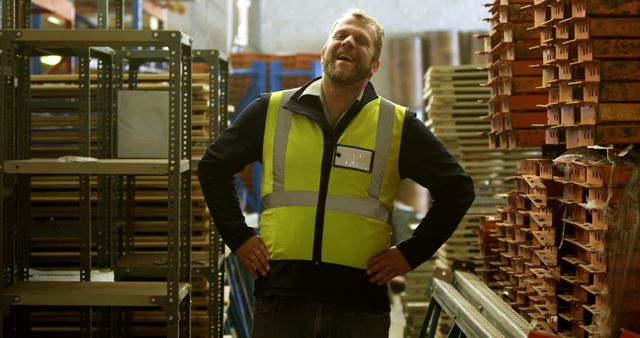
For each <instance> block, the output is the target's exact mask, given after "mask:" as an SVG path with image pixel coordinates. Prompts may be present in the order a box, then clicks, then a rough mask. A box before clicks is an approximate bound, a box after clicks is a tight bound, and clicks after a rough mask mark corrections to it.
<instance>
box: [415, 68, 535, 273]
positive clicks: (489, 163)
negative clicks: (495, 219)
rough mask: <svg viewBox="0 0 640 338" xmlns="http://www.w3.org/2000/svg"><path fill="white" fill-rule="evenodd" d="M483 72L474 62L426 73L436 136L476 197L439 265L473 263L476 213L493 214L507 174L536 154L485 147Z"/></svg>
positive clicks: (442, 251) (442, 252)
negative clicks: (468, 178) (467, 177)
mask: <svg viewBox="0 0 640 338" xmlns="http://www.w3.org/2000/svg"><path fill="white" fill-rule="evenodd" d="M485 79H486V71H484V70H482V69H479V67H478V66H433V67H430V68H429V70H428V71H427V73H426V76H425V83H426V85H425V99H426V100H427V103H428V104H427V109H426V110H427V113H428V115H429V116H428V117H429V120H428V124H430V125H431V127H432V130H433V132H434V133H435V135H436V136H437V137H438V138H439V139H440V140H441V141H442V142H443V144H444V145H445V146H446V147H447V149H448V150H449V151H450V152H451V153H452V154H453V155H454V156H455V157H456V159H457V160H458V161H459V163H460V164H461V165H462V167H463V168H464V169H465V171H466V172H467V173H468V174H469V175H471V177H472V179H473V181H474V186H475V193H476V199H475V201H474V203H473V205H472V206H471V208H470V209H469V211H468V212H467V214H466V215H465V217H464V218H463V220H462V222H461V224H460V226H459V227H458V230H456V232H455V233H454V235H453V236H452V238H451V239H449V240H448V241H447V242H446V243H445V245H443V246H442V247H441V249H440V250H439V251H438V254H437V256H438V266H440V267H442V268H445V269H446V268H450V267H451V266H452V263H453V261H454V260H467V261H469V260H473V261H475V262H476V265H477V266H481V265H482V262H481V261H479V260H478V259H479V257H478V256H479V249H478V248H477V247H476V246H470V245H469V243H471V242H476V241H477V234H476V229H477V228H479V224H480V217H481V216H482V215H486V214H488V213H491V212H493V210H494V208H495V206H496V205H497V204H498V203H500V200H499V199H497V198H496V197H495V195H496V194H500V193H504V192H506V191H508V190H509V189H510V184H509V183H508V182H507V181H506V178H507V177H508V176H510V175H511V173H513V171H514V170H515V168H516V165H517V163H518V162H519V161H520V160H523V159H525V158H528V157H532V156H538V154H539V152H537V151H536V150H533V149H519V150H517V151H510V152H506V151H501V150H496V149H490V148H488V147H487V145H486V138H485V137H484V136H483V132H487V131H488V129H489V127H488V126H487V124H486V123H485V122H484V121H483V120H482V116H483V114H484V113H485V112H486V110H485V109H486V106H485V107H483V108H480V107H482V106H481V105H482V103H479V102H478V101H482V100H486V99H488V98H489V94H490V93H489V89H487V88H484V87H482V86H481V84H482V83H483V82H484V81H485Z"/></svg>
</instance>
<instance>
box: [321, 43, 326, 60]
mask: <svg viewBox="0 0 640 338" xmlns="http://www.w3.org/2000/svg"><path fill="white" fill-rule="evenodd" d="M325 50H327V45H324V46H322V50H321V51H320V61H321V62H322V61H324V51H325Z"/></svg>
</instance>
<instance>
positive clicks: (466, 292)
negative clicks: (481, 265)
mask: <svg viewBox="0 0 640 338" xmlns="http://www.w3.org/2000/svg"><path fill="white" fill-rule="evenodd" d="M454 274H455V278H454V285H455V286H456V289H457V290H458V291H460V293H461V294H462V295H463V296H464V297H465V298H466V299H467V300H468V301H469V302H470V303H471V304H473V305H475V306H476V307H477V308H478V310H479V311H480V313H482V315H484V317H485V318H486V319H487V320H488V321H489V322H490V323H492V324H493V325H495V327H496V328H497V329H498V330H500V332H501V333H503V334H504V335H505V336H506V337H520V338H526V337H527V332H528V331H529V327H530V325H529V323H527V321H525V320H524V319H523V318H522V317H521V316H520V315H519V314H518V313H517V312H516V311H515V310H513V309H512V308H511V307H510V306H509V304H507V303H505V302H504V301H503V300H502V299H500V297H498V295H497V294H496V293H495V292H493V290H491V289H489V287H488V286H487V285H486V284H485V283H484V282H482V281H481V280H480V279H479V278H478V277H477V276H476V275H474V274H471V273H468V272H463V271H455V272H454Z"/></svg>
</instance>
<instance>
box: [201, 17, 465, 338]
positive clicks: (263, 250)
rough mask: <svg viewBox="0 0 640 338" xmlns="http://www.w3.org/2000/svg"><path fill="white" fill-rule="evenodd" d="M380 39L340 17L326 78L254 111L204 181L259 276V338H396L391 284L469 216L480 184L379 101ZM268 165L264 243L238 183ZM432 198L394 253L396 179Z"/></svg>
mask: <svg viewBox="0 0 640 338" xmlns="http://www.w3.org/2000/svg"><path fill="white" fill-rule="evenodd" d="M383 35H384V33H383V30H382V28H381V27H380V25H379V24H378V22H377V21H376V20H375V19H373V18H371V17H369V16H367V15H366V14H365V13H364V12H363V11H360V10H352V11H349V12H347V13H346V14H344V15H343V16H342V17H341V18H339V19H338V20H337V21H336V22H335V24H334V26H333V27H332V29H331V32H330V35H329V38H328V39H327V42H326V43H325V45H324V47H323V48H322V64H323V68H324V75H323V76H322V77H321V78H319V79H315V80H313V81H311V82H310V83H308V84H306V85H305V86H304V87H302V88H299V89H295V90H289V91H282V92H274V93H270V94H267V95H264V96H262V97H260V98H259V99H257V100H256V101H254V102H253V103H252V104H251V105H250V106H249V107H248V108H247V109H246V110H245V111H244V112H243V113H242V114H241V115H240V116H239V117H238V119H237V121H236V122H235V124H234V125H233V126H231V127H230V128H229V129H227V130H226V131H225V132H224V133H222V135H220V136H219V137H218V139H217V140H216V141H215V142H214V143H213V144H212V145H211V146H210V147H209V149H208V151H207V153H206V154H205V156H204V157H203V159H202V161H201V162H200V165H199V167H198V173H199V174H198V176H199V179H200V183H201V185H202V190H203V192H204V195H205V199H206V201H207V204H208V206H209V209H210V210H211V214H212V216H213V218H214V222H215V224H216V226H217V228H218V230H219V232H220V234H221V235H222V238H223V239H224V241H225V243H226V244H227V245H228V246H229V247H230V248H231V250H232V251H233V252H234V254H235V255H236V256H237V257H238V258H239V259H240V260H241V261H242V262H243V263H244V265H245V266H246V267H247V269H248V270H249V272H250V273H251V275H252V276H253V278H254V279H255V297H256V299H255V304H254V309H253V310H254V324H253V328H252V336H253V337H254V338H263V337H264V338H270V337H279V338H281V337H295V338H305V337H333V338H341V337H344V338H347V337H349V338H351V337H368V338H376V337H388V331H389V325H390V319H389V301H388V297H387V295H386V286H385V285H386V283H387V282H389V281H390V280H391V279H392V278H393V277H395V276H399V275H402V274H404V273H406V272H409V271H410V270H411V269H413V268H415V267H417V266H418V265H420V264H421V263H422V262H424V261H425V260H427V259H429V258H430V257H431V256H432V255H433V254H434V253H435V252H436V250H437V249H438V248H439V247H440V245H441V244H442V243H443V242H444V241H445V240H446V239H447V238H448V237H449V236H450V235H451V234H452V233H453V231H454V230H455V228H456V227H457V225H458V223H459V221H460V219H461V218H462V216H463V215H464V214H465V212H466V210H467V209H468V208H469V206H470V205H471V203H472V201H473V198H474V194H473V185H472V181H471V179H470V178H469V176H468V175H466V174H465V173H464V171H463V170H462V169H461V168H460V166H459V165H458V163H457V162H456V161H455V160H454V159H453V158H452V157H451V155H450V154H449V153H448V152H447V151H446V150H445V148H444V147H443V146H442V144H441V143H440V142H439V141H438V140H437V139H436V138H435V137H434V136H433V134H431V132H429V131H428V129H427V128H426V127H425V126H424V124H423V123H422V122H420V121H419V120H418V119H417V118H416V117H415V114H414V113H412V112H409V111H407V109H406V108H404V107H401V106H398V105H395V104H393V103H391V102H389V101H386V100H384V99H382V98H380V97H378V96H377V94H376V93H375V91H374V88H373V86H372V85H371V83H369V79H370V78H371V76H372V75H373V74H374V73H375V72H376V71H377V70H378V68H379V66H380V51H381V48H382V38H383ZM254 161H261V162H262V166H263V171H262V196H261V198H262V206H263V207H262V210H261V213H260V236H258V235H256V233H255V231H254V230H253V229H251V228H249V227H247V225H246V223H245V222H244V218H243V216H242V212H241V210H240V208H239V206H238V200H237V197H236V196H235V193H234V188H233V175H234V174H235V173H237V172H238V171H240V170H242V168H243V167H244V166H245V165H247V164H248V163H252V162H254ZM404 178H410V179H413V180H414V181H416V182H418V183H419V184H421V185H423V186H424V187H426V188H428V189H429V190H430V192H431V195H432V197H433V199H434V201H433V205H432V207H431V209H430V210H429V212H428V213H427V215H426V217H425V218H424V219H422V221H421V223H420V225H419V226H418V228H417V229H416V230H415V232H414V233H413V235H412V236H411V237H410V238H408V239H407V240H405V241H402V242H400V243H398V244H397V245H396V246H394V247H389V242H390V233H391V226H390V220H391V212H392V210H393V203H394V197H395V195H396V192H397V189H398V187H399V185H400V182H401V180H402V179H404Z"/></svg>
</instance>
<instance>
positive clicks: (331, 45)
mask: <svg viewBox="0 0 640 338" xmlns="http://www.w3.org/2000/svg"><path fill="white" fill-rule="evenodd" d="M376 41H377V35H376V29H375V27H374V26H373V25H371V24H368V23H367V22H365V21H363V20H360V19H358V18H354V17H349V18H344V19H341V20H340V21H339V22H338V23H337V24H336V25H335V27H334V28H333V30H332V32H331V34H330V36H329V39H328V40H327V43H326V44H325V46H324V47H323V48H322V66H323V67H324V72H325V74H326V76H327V77H329V78H330V79H331V80H333V81H335V82H337V83H339V84H343V85H352V84H355V83H358V82H360V81H363V80H365V79H366V80H368V79H369V78H370V77H371V76H372V75H373V74H374V73H375V72H376V71H377V70H378V67H379V66H380V60H375V61H374V60H373V54H374V53H375V48H376V47H375V46H376Z"/></svg>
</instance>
